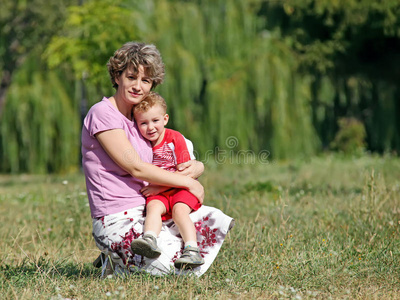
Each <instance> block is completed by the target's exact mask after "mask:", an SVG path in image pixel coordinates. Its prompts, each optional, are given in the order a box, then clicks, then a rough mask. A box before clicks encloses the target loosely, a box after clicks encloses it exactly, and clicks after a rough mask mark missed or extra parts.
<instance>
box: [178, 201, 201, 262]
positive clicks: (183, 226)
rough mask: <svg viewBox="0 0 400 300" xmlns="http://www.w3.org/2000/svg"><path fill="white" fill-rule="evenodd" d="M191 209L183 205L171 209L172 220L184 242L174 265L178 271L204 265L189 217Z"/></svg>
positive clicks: (194, 229) (179, 204)
mask: <svg viewBox="0 0 400 300" xmlns="http://www.w3.org/2000/svg"><path fill="white" fill-rule="evenodd" d="M191 211H192V209H191V208H190V207H189V206H188V205H186V204H184V203H179V202H178V203H176V204H175V205H174V207H173V208H172V218H173V219H174V222H175V224H176V225H178V228H179V232H180V233H181V236H182V238H183V240H184V241H185V248H184V250H183V253H182V255H181V257H180V258H178V259H177V260H176V261H175V263H174V265H175V267H176V268H178V269H192V268H196V267H199V266H201V265H202V264H204V259H203V257H202V256H201V253H200V249H199V247H198V246H197V237H196V228H195V227H194V224H193V222H192V220H191V219H190V217H189V214H190V212H191Z"/></svg>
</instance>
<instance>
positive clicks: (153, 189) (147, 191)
mask: <svg viewBox="0 0 400 300" xmlns="http://www.w3.org/2000/svg"><path fill="white" fill-rule="evenodd" d="M169 189H171V187H168V186H163V185H156V184H149V185H147V186H145V187H144V188H142V189H141V190H140V192H141V193H142V194H143V196H145V197H150V196H154V195H157V194H160V193H162V192H165V191H167V190H169Z"/></svg>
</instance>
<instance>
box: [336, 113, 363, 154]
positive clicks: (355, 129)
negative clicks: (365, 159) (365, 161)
mask: <svg viewBox="0 0 400 300" xmlns="http://www.w3.org/2000/svg"><path fill="white" fill-rule="evenodd" d="M338 125H339V130H338V132H337V133H336V136H335V139H334V140H333V141H332V143H331V148H332V149H333V150H339V151H341V152H343V153H344V154H350V155H354V154H361V153H362V152H363V151H364V149H365V136H366V134H365V128H364V124H363V123H361V122H360V121H359V120H356V119H354V118H341V119H339V121H338Z"/></svg>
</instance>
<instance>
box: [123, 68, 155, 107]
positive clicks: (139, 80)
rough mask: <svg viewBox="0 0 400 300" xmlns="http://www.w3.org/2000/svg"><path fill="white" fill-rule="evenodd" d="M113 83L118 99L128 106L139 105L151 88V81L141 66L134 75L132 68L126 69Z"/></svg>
mask: <svg viewBox="0 0 400 300" xmlns="http://www.w3.org/2000/svg"><path fill="white" fill-rule="evenodd" d="M115 81H116V83H117V84H118V89H117V94H118V96H119V98H120V99H122V100H123V101H124V102H125V103H127V104H129V105H135V104H138V103H140V102H141V101H142V100H143V98H144V97H146V96H147V95H148V94H149V92H150V90H151V87H152V86H153V80H151V78H150V77H148V76H147V75H146V74H145V72H144V68H143V66H142V65H139V69H138V72H137V73H136V74H135V72H134V71H133V69H132V68H127V69H126V70H125V71H124V72H123V73H122V74H121V76H120V77H119V78H117V79H116V80H115Z"/></svg>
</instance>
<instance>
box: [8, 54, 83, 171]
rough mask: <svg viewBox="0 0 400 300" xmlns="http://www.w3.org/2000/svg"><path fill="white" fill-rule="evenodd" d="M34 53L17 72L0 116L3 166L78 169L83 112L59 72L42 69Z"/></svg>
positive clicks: (36, 168)
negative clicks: (42, 71)
mask: <svg viewBox="0 0 400 300" xmlns="http://www.w3.org/2000/svg"><path fill="white" fill-rule="evenodd" d="M38 67H40V64H38V63H37V62H35V61H34V58H31V59H30V60H28V61H26V63H25V64H24V67H23V68H21V69H20V70H19V71H18V72H17V73H16V74H15V77H14V81H13V84H12V85H11V87H10V90H9V96H8V98H7V102H6V104H5V107H4V113H3V115H2V118H1V120H0V126H1V131H0V137H1V145H2V147H1V151H0V155H1V156H0V159H1V162H2V163H1V164H0V169H1V170H2V171H3V172H11V173H19V172H29V173H46V172H55V171H57V172H65V171H71V170H76V168H77V165H78V160H79V115H78V114H77V111H78V110H77V107H76V105H75V104H74V102H73V100H72V99H71V95H69V94H68V92H67V91H66V88H67V86H66V85H65V83H63V82H62V81H61V79H60V75H59V74H58V73H57V72H55V71H49V72H44V73H39V72H37V71H36V69H37V68H38Z"/></svg>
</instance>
